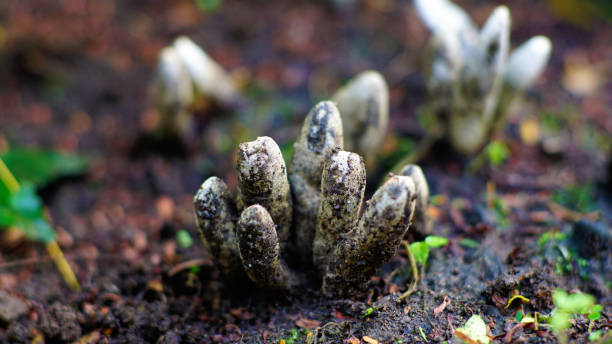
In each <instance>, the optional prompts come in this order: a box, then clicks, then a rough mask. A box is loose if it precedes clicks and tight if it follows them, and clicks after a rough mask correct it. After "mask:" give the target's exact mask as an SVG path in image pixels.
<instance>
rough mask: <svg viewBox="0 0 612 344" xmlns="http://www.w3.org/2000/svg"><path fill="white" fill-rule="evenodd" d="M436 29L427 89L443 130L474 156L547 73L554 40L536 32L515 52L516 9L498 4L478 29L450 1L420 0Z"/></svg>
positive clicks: (460, 148)
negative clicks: (512, 24) (513, 104)
mask: <svg viewBox="0 0 612 344" xmlns="http://www.w3.org/2000/svg"><path fill="white" fill-rule="evenodd" d="M414 3H415V8H416V10H417V12H418V14H419V16H420V17H421V18H422V19H423V21H424V22H425V24H426V26H427V27H428V28H429V29H430V30H431V32H432V37H431V39H430V44H429V54H428V56H426V58H425V61H426V63H427V64H428V65H427V66H426V70H427V88H428V91H429V93H430V96H431V98H432V101H431V106H432V108H433V109H432V110H433V112H434V113H435V114H436V115H437V116H438V117H439V118H441V119H442V121H441V122H443V124H444V128H443V130H442V131H443V134H444V135H445V136H446V137H447V138H448V140H449V142H450V143H451V144H452V145H453V146H454V147H455V148H456V149H457V150H458V151H460V152H463V153H466V154H473V153H475V152H477V151H478V150H480V148H482V147H483V145H484V144H486V143H487V141H488V140H489V138H490V137H491V135H492V134H493V132H494V131H495V130H496V129H497V128H498V127H499V126H500V125H501V124H503V121H504V118H505V113H506V111H507V109H508V107H509V104H510V103H511V102H512V101H513V100H514V99H515V98H516V97H517V95H520V94H521V93H522V91H524V90H525V89H527V88H528V87H529V86H531V85H532V84H533V82H534V81H535V80H536V79H537V78H538V76H539V75H540V74H541V73H542V71H543V70H544V68H545V67H546V64H547V62H548V59H549V56H550V51H551V48H552V44H551V42H550V40H549V39H548V38H547V37H545V36H535V37H532V38H531V39H529V40H527V41H526V42H525V43H523V44H522V45H521V46H519V47H518V48H517V49H516V50H514V51H513V52H512V53H510V22H511V19H510V11H509V10H508V8H507V7H506V6H498V7H497V8H496V9H495V10H494V11H493V13H492V14H491V16H490V17H489V18H488V19H487V21H486V22H485V24H484V26H483V27H482V29H480V30H478V28H477V27H476V25H475V24H474V23H473V22H472V20H471V19H470V17H469V16H468V15H467V13H465V12H464V11H463V10H462V9H461V8H460V7H458V6H457V5H455V4H454V3H452V2H451V1H449V0H415V1H414Z"/></svg>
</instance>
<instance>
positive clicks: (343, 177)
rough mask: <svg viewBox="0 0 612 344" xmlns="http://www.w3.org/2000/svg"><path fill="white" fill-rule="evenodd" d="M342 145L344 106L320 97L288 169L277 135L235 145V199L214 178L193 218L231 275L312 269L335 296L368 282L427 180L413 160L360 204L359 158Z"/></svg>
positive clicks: (298, 279) (263, 280)
mask: <svg viewBox="0 0 612 344" xmlns="http://www.w3.org/2000/svg"><path fill="white" fill-rule="evenodd" d="M342 147H343V135H342V120H341V118H340V113H339V111H338V109H337V108H336V106H335V105H334V103H333V102H330V101H324V102H321V103H319V104H317V105H316V106H315V107H314V108H313V109H312V110H311V111H310V112H309V114H308V115H307V116H306V119H305V120H304V125H303V127H302V130H301V132H300V136H299V137H298V139H297V141H296V143H295V149H294V154H293V158H292V160H291V167H290V168H289V170H287V168H286V167H285V163H284V160H283V157H282V155H281V152H280V149H279V148H278V146H277V145H276V143H275V142H274V140H272V139H271V138H269V137H259V138H257V139H256V140H255V141H252V142H247V143H243V144H241V145H240V146H239V148H238V151H237V153H236V170H237V171H238V187H237V192H238V195H237V197H236V198H235V199H234V198H233V197H232V196H231V195H230V192H229V190H228V187H227V186H226V185H225V183H223V181H222V180H221V179H219V178H217V177H210V178H208V179H207V180H206V181H205V182H204V183H203V184H202V186H201V187H200V189H199V190H198V191H197V193H196V195H195V197H194V206H195V213H196V224H197V227H198V229H199V231H200V233H201V236H202V239H203V241H204V243H205V245H206V246H207V247H208V249H209V252H210V254H211V256H212V258H213V259H214V260H215V261H216V262H217V265H218V267H219V269H220V270H221V272H222V273H223V274H224V275H225V276H227V277H228V278H234V277H239V276H241V275H242V276H244V275H245V274H246V275H247V276H248V278H250V279H251V280H252V281H253V282H254V283H256V284H257V285H260V286H262V287H267V288H278V289H291V288H292V287H294V286H298V285H300V284H301V283H303V282H304V277H303V276H304V273H303V272H304V271H300V269H304V270H310V271H312V270H314V271H316V272H318V274H319V276H320V277H321V279H322V292H323V293H324V294H325V295H327V296H329V297H332V296H336V297H346V296H351V295H354V294H355V293H357V292H359V291H360V290H363V287H364V285H365V283H366V282H367V280H368V278H369V276H370V275H371V274H373V273H374V272H375V271H376V269H377V268H379V267H380V266H382V265H383V264H384V263H386V262H387V261H388V260H389V259H390V258H391V257H392V256H393V255H394V254H395V251H396V250H397V247H398V246H399V244H400V241H401V239H402V238H403V236H404V234H405V233H406V231H407V230H408V228H409V227H410V226H411V224H412V225H419V223H418V222H413V217H414V214H418V212H419V211H423V204H422V203H423V202H422V200H421V199H419V198H418V196H419V195H420V194H426V192H427V191H425V193H423V190H427V185H426V181H425V179H424V177H423V176H422V172H421V171H420V169H419V168H418V166H414V167H409V166H407V167H406V169H408V170H407V171H404V172H403V174H402V175H392V176H390V178H389V179H388V180H387V181H386V182H385V183H384V184H383V185H382V186H381V187H380V188H379V189H378V190H377V191H376V192H375V193H374V195H373V196H372V198H371V199H370V200H369V201H367V202H365V206H364V205H363V198H364V190H365V185H366V176H365V167H364V163H363V159H362V158H361V157H360V156H359V155H358V154H356V153H351V152H347V151H344V150H342ZM417 169H418V172H421V174H420V175H419V174H418V173H417V172H416V171H417ZM423 183H425V184H423ZM425 202H426V200H425ZM419 221H420V220H419ZM288 262H292V265H291V266H290V265H289V264H288Z"/></svg>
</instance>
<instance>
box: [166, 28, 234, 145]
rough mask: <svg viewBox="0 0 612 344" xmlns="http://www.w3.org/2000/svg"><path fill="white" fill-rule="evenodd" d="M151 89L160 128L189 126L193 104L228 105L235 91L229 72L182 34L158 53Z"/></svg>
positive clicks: (177, 129)
mask: <svg viewBox="0 0 612 344" xmlns="http://www.w3.org/2000/svg"><path fill="white" fill-rule="evenodd" d="M154 91H155V98H156V105H157V108H158V111H159V112H160V115H161V117H162V121H163V122H162V125H163V128H162V129H163V130H164V131H167V132H172V133H184V132H186V131H188V130H189V129H190V128H191V127H192V119H191V118H192V112H193V109H194V104H195V103H196V102H198V101H200V100H202V99H206V100H210V101H212V102H215V103H217V104H220V105H222V106H229V105H231V104H232V102H234V101H235V100H236V99H237V98H238V92H237V89H236V87H235V86H234V83H233V81H232V79H231V78H230V76H229V75H228V73H227V72H226V71H225V70H224V69H223V67H221V66H220V65H219V64H218V63H217V62H215V61H214V60H213V59H212V58H210V57H209V56H208V55H207V54H206V53H205V52H204V50H202V48H200V47H199V46H198V45H197V44H195V43H194V42H193V41H192V40H191V39H189V38H187V37H185V36H181V37H178V38H177V39H176V40H175V41H174V43H173V44H172V45H170V46H167V47H165V48H164V49H162V51H161V52H160V54H159V58H158V65H157V71H156V75H155V82H154Z"/></svg>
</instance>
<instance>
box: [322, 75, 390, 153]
mask: <svg viewBox="0 0 612 344" xmlns="http://www.w3.org/2000/svg"><path fill="white" fill-rule="evenodd" d="M332 101H334V102H336V104H337V105H338V110H339V111H340V113H341V114H342V119H343V120H342V125H343V129H344V148H345V149H346V150H348V151H351V152H356V153H358V154H360V155H362V156H364V157H365V159H366V161H368V160H371V159H372V158H373V156H374V154H375V153H376V150H377V149H378V147H379V146H380V144H381V143H382V141H383V140H384V138H385V134H386V132H387V126H388V123H389V87H388V86H387V82H386V81H385V78H384V77H383V76H382V75H381V74H380V73H379V72H376V71H373V70H368V71H365V72H361V73H359V74H358V75H357V76H355V77H354V78H353V79H352V80H350V81H349V82H348V84H346V85H345V86H344V87H342V88H340V89H339V90H338V91H336V93H335V94H334V96H333V97H332Z"/></svg>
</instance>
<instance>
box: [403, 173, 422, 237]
mask: <svg viewBox="0 0 612 344" xmlns="http://www.w3.org/2000/svg"><path fill="white" fill-rule="evenodd" d="M399 174H400V175H402V176H407V177H410V178H412V181H413V183H414V190H415V193H416V195H417V199H416V204H415V207H414V216H413V219H412V224H411V225H410V228H409V231H410V232H413V233H418V234H420V235H421V236H423V237H424V236H426V235H428V234H430V233H429V232H430V230H429V227H430V226H429V223H428V221H427V207H428V206H429V186H428V185H427V179H425V174H424V173H423V170H422V169H421V168H420V167H419V166H418V165H413V164H409V165H406V166H404V168H403V169H402V170H401V171H400V173H399Z"/></svg>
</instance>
